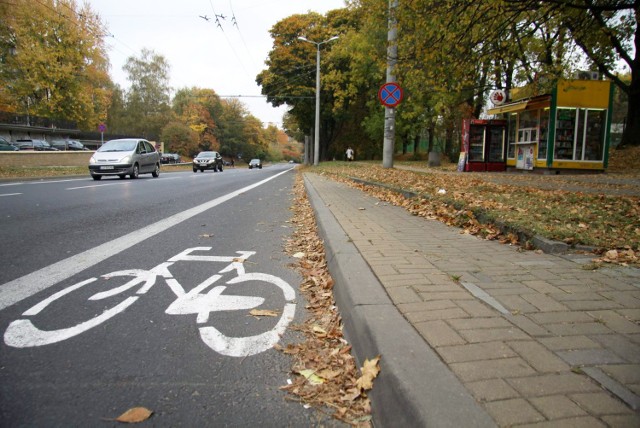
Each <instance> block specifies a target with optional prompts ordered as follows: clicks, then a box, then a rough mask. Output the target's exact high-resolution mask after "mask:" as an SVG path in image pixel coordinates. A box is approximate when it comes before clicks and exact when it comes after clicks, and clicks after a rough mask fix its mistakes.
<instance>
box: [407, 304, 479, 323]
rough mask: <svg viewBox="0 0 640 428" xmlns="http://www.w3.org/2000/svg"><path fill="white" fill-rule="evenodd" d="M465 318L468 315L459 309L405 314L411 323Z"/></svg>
mask: <svg viewBox="0 0 640 428" xmlns="http://www.w3.org/2000/svg"><path fill="white" fill-rule="evenodd" d="M464 316H467V313H466V312H465V311H463V310H462V309H460V308H458V307H456V308H449V309H432V310H430V311H421V312H410V313H406V314H405V317H406V318H407V319H408V320H409V321H410V322H411V323H419V322H424V321H431V320H448V319H451V318H460V317H464Z"/></svg>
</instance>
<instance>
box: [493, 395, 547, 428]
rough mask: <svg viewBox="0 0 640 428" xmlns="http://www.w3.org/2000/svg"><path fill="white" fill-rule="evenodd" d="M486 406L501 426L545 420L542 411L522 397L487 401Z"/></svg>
mask: <svg viewBox="0 0 640 428" xmlns="http://www.w3.org/2000/svg"><path fill="white" fill-rule="evenodd" d="M485 408H486V409H487V411H488V412H489V414H490V415H491V416H492V417H493V419H495V421H496V422H497V423H498V425H499V426H513V425H521V424H526V423H532V422H541V421H544V420H545V418H544V416H542V414H540V412H538V411H537V410H536V409H535V408H534V407H533V406H532V405H531V404H529V402H527V400H523V399H522V398H513V399H509V400H503V401H492V402H489V403H486V404H485Z"/></svg>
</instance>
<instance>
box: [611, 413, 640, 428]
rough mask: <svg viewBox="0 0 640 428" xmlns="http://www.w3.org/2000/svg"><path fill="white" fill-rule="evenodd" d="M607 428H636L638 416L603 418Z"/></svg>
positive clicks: (638, 424)
mask: <svg viewBox="0 0 640 428" xmlns="http://www.w3.org/2000/svg"><path fill="white" fill-rule="evenodd" d="M602 419H603V420H604V421H605V422H606V423H608V424H609V426H612V427H620V428H627V427H628V428H638V427H640V416H638V415H612V416H603V418H602Z"/></svg>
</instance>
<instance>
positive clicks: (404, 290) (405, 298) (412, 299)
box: [387, 287, 422, 305]
mask: <svg viewBox="0 0 640 428" xmlns="http://www.w3.org/2000/svg"><path fill="white" fill-rule="evenodd" d="M387 294H388V295H389V298H390V299H391V301H392V302H393V303H394V304H395V305H400V304H406V303H419V302H422V299H421V298H420V296H419V295H418V294H417V293H416V292H415V291H413V289H412V288H411V287H394V288H389V289H387Z"/></svg>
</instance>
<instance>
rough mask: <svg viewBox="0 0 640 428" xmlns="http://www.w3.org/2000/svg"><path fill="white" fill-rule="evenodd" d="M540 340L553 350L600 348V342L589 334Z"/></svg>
mask: <svg viewBox="0 0 640 428" xmlns="http://www.w3.org/2000/svg"><path fill="white" fill-rule="evenodd" d="M539 340H540V343H542V344H543V345H544V346H546V347H547V348H549V349H551V350H552V351H561V350H568V349H590V348H600V345H599V344H598V342H595V341H594V340H592V339H590V338H588V337H587V336H568V337H545V338H541V339H539Z"/></svg>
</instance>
